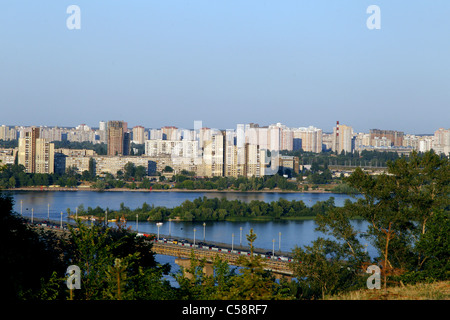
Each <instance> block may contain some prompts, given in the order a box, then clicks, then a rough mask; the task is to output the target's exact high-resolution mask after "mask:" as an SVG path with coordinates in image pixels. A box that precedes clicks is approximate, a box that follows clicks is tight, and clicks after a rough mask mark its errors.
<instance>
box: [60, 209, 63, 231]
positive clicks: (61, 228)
mask: <svg viewBox="0 0 450 320" xmlns="http://www.w3.org/2000/svg"><path fill="white" fill-rule="evenodd" d="M62 216H63V213H62V211H61V223H60V228H61V229H62Z"/></svg>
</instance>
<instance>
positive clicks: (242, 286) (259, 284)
mask: <svg viewBox="0 0 450 320" xmlns="http://www.w3.org/2000/svg"><path fill="white" fill-rule="evenodd" d="M255 240H256V234H255V233H254V232H253V229H250V233H249V234H248V235H247V241H248V243H249V246H250V256H249V257H245V256H240V257H239V258H238V261H237V263H238V265H240V266H242V269H241V270H240V273H241V274H240V275H237V276H235V277H233V280H232V284H231V286H230V289H229V291H228V292H227V293H224V299H230V300H261V299H262V300H269V299H270V300H271V299H280V298H282V297H281V296H280V295H279V292H278V290H279V285H278V284H277V283H276V282H275V279H274V277H273V275H272V274H271V273H270V272H268V271H266V270H264V262H263V260H262V257H261V256H260V255H254V247H253V243H254V242H255Z"/></svg>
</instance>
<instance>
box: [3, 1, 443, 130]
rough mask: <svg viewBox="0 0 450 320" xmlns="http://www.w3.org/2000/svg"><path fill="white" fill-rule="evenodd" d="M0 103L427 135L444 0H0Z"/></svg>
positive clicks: (61, 113) (109, 115)
mask: <svg viewBox="0 0 450 320" xmlns="http://www.w3.org/2000/svg"><path fill="white" fill-rule="evenodd" d="M71 4H75V5H78V6H79V7H80V9H81V29H80V30H69V29H68V28H67V27H66V19H67V18H68V17H69V14H67V13H66V9H67V7H68V6H69V5H71ZM372 4H374V5H378V6H379V7H380V9H381V29H380V30H369V29H368V28H367V27H366V20H367V18H368V17H369V16H370V14H367V13H366V9H367V7H368V6H369V5H372ZM0 108H1V118H0V119H1V121H0V124H7V125H48V126H53V125H60V126H76V125H78V124H81V123H85V124H88V125H91V126H98V122H99V121H101V120H105V121H107V120H125V121H128V123H129V125H130V126H134V125H143V126H145V127H152V128H158V127H161V126H164V125H175V126H178V127H182V128H193V123H194V120H202V121H203V124H204V125H205V126H208V127H211V128H221V129H227V128H235V127H236V124H237V123H249V122H255V123H259V124H260V125H268V124H271V123H276V122H281V123H283V124H286V125H288V126H291V127H300V126H309V125H314V126H317V127H320V128H322V129H323V130H324V131H331V130H332V127H333V126H334V125H335V123H336V121H337V120H339V121H340V123H342V124H347V125H351V126H353V128H354V129H355V130H356V131H366V132H368V130H369V129H371V128H379V129H394V130H402V131H405V132H407V133H417V134H420V133H432V132H434V131H435V130H436V129H438V128H439V127H445V128H448V127H450V126H449V119H450V117H449V109H450V1H448V0H434V1H425V0H421V1H414V0H412V1H398V0H390V1H381V0H370V1H364V0H348V1H332V0H329V1H324V0H304V1H302V0H292V1H291V0H277V1H275V0H240V1H235V0H184V1H181V0H164V1H163V0H159V1H151V0H148V1H138V0H135V1H123V0H118V1H101V0H98V1H92V0H91V1H81V0H71V1H49V0H46V1H36V0H34V1H20V0H2V1H1V3H0Z"/></svg>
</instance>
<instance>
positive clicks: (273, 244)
mask: <svg viewBox="0 0 450 320" xmlns="http://www.w3.org/2000/svg"><path fill="white" fill-rule="evenodd" d="M274 255H275V239H272V257H273V256H274Z"/></svg>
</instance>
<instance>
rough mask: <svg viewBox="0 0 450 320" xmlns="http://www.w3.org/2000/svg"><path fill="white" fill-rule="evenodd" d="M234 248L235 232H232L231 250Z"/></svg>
mask: <svg viewBox="0 0 450 320" xmlns="http://www.w3.org/2000/svg"><path fill="white" fill-rule="evenodd" d="M233 249H234V233H232V234H231V251H233Z"/></svg>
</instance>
